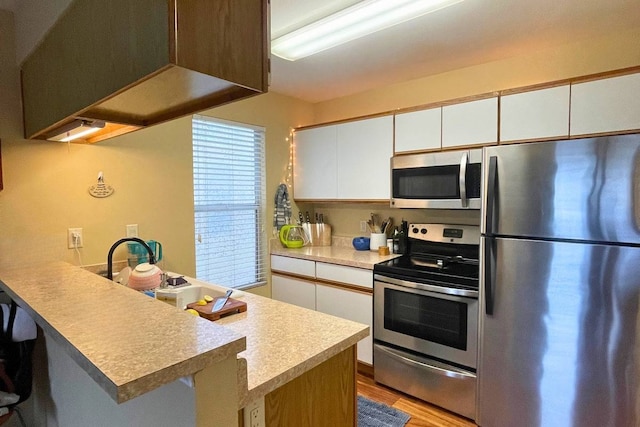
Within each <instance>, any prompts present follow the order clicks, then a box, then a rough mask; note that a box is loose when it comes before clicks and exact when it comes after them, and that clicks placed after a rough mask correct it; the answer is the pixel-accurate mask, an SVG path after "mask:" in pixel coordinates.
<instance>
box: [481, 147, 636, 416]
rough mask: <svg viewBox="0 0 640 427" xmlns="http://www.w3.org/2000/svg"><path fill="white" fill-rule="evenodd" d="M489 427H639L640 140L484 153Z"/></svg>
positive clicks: (484, 395)
mask: <svg viewBox="0 0 640 427" xmlns="http://www.w3.org/2000/svg"><path fill="white" fill-rule="evenodd" d="M482 173H483V208H482V216H483V219H482V233H483V236H482V238H481V245H482V246H481V285H480V286H481V296H480V304H481V306H480V311H481V314H480V331H481V334H480V356H479V357H480V358H479V364H478V387H479V388H478V417H477V422H478V424H479V425H480V426H482V427H497V426H505V427H506V426H508V427H512V426H525V427H534V426H561V427H573V426H575V427H578V426H579V427H589V426H593V427H605V426H616V427H633V426H640V314H639V311H638V308H639V305H640V135H624V136H611V137H601V138H589V139H580V140H568V141H554V142H542V143H528V144H520V145H509V146H499V147H490V148H485V150H484V153H483V172H482Z"/></svg>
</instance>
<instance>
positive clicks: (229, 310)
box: [187, 297, 247, 320]
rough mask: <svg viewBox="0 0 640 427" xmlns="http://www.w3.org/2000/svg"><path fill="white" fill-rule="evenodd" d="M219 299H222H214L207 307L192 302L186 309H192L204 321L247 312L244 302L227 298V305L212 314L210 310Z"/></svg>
mask: <svg viewBox="0 0 640 427" xmlns="http://www.w3.org/2000/svg"><path fill="white" fill-rule="evenodd" d="M219 298H223V297H217V298H214V300H213V301H211V302H209V303H207V305H198V304H196V303H195V302H192V303H191V304H187V308H192V309H194V310H195V311H197V312H198V314H199V315H200V317H204V318H205V319H209V320H218V319H220V318H221V317H225V316H229V315H231V314H235V313H242V312H245V311H247V303H246V302H244V301H239V300H237V299H233V298H229V299H228V300H227V303H226V304H225V305H224V307H222V309H220V310H218V311H216V312H215V313H212V312H211V309H212V308H213V304H215V303H216V301H217V300H218V299H219Z"/></svg>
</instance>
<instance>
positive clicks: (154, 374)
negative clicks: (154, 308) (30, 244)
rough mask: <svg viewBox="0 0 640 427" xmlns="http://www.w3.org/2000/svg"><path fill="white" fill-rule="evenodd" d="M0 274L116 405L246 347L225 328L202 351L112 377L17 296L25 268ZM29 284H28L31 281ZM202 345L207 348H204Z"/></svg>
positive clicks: (73, 270) (0, 282)
mask: <svg viewBox="0 0 640 427" xmlns="http://www.w3.org/2000/svg"><path fill="white" fill-rule="evenodd" d="M50 265H51V266H52V270H53V271H55V270H56V269H64V270H65V271H69V272H71V273H73V274H78V273H77V272H78V271H80V270H82V269H81V268H80V267H76V266H72V265H70V264H67V263H61V262H59V263H53V264H50ZM44 268H45V269H46V268H47V266H44ZM2 273H3V275H2V276H3V277H0V288H2V289H3V290H4V291H5V292H6V293H7V295H8V296H9V297H10V298H11V299H12V300H14V301H15V302H16V303H17V304H18V305H19V306H20V307H21V308H22V309H24V310H25V311H26V313H27V314H29V316H30V317H31V318H32V319H33V320H34V321H35V322H36V324H37V325H38V326H39V328H40V329H41V330H42V332H43V333H45V334H47V335H48V336H50V337H51V338H52V339H54V341H55V342H56V343H57V344H59V345H60V346H61V348H63V349H64V351H65V353H67V355H68V356H69V357H70V358H71V359H72V360H74V362H75V363H77V364H78V365H79V366H80V367H81V368H82V369H83V370H84V371H85V372H86V373H87V374H88V375H89V376H90V377H91V378H92V379H93V380H94V381H95V382H96V384H98V385H99V386H100V387H101V388H102V389H103V390H104V391H105V392H106V393H107V394H108V395H109V396H110V397H111V398H112V399H113V400H114V401H115V402H116V403H118V404H120V403H123V402H126V401H128V400H130V399H133V398H135V397H137V396H140V395H142V394H145V393H147V392H149V391H151V390H154V389H156V388H158V387H160V386H162V385H165V384H168V383H170V382H173V381H175V380H177V379H179V378H181V377H183V376H189V375H192V374H194V373H196V372H198V371H200V370H202V369H204V368H205V367H207V366H209V365H212V364H214V363H216V362H218V361H220V360H223V359H225V358H227V357H230V356H231V357H236V355H237V354H238V353H240V352H242V351H244V350H246V337H245V336H243V335H241V334H237V333H236V332H234V331H231V330H227V331H225V333H224V334H225V337H224V338H222V339H221V341H220V343H219V344H218V343H216V344H215V345H216V346H215V347H212V346H211V345H210V344H207V345H204V346H203V349H202V350H200V349H198V350H193V351H191V353H194V355H192V356H182V355H178V356H176V357H175V358H174V359H173V360H171V362H170V363H165V362H162V363H158V367H157V368H150V369H149V370H148V372H145V373H143V374H138V375H133V376H131V377H129V376H127V375H115V376H112V375H113V374H111V375H110V373H109V372H105V370H104V369H101V368H100V367H99V366H97V365H96V364H95V363H94V362H93V361H92V360H91V357H89V356H88V355H87V354H85V353H84V352H83V351H82V350H81V348H79V347H78V345H77V342H75V340H74V338H73V336H71V335H70V336H67V335H65V333H64V332H61V331H60V330H58V328H57V327H55V326H54V325H52V324H51V323H50V321H49V320H47V319H46V318H45V316H43V315H41V314H40V313H39V312H38V311H37V310H36V309H35V308H34V307H33V306H32V304H30V303H29V302H28V301H26V300H25V298H24V297H23V296H22V295H21V292H17V291H16V290H15V289H14V288H13V287H12V285H11V281H12V279H13V280H14V281H16V282H19V280H17V279H15V277H21V275H23V276H24V277H29V274H30V270H29V269H11V270H7V271H4V272H2ZM86 273H87V274H89V275H91V276H95V279H96V280H106V279H103V278H100V277H99V276H97V275H94V274H93V273H89V272H86ZM16 274H17V276H16ZM80 274H81V273H80ZM6 275H8V276H9V277H10V279H9V280H6V279H4V276H6ZM36 276H37V275H34V277H35V278H37V277H36ZM88 277H90V276H86V278H88ZM32 280H33V278H31V277H29V279H27V280H26V282H30V281H32ZM89 280H91V281H92V283H93V278H91V279H89ZM7 282H9V283H7ZM103 283H104V282H103ZM29 284H31V285H32V283H29ZM83 285H84V284H83ZM19 286H20V285H19ZM21 286H23V288H21V289H20V290H24V286H25V285H24V283H22V284H21ZM118 286H119V285H118ZM123 290H124V289H123ZM87 291H88V292H89V291H90V289H89V288H87ZM126 291H127V292H130V291H131V290H128V289H127V290H126ZM34 292H37V291H34ZM23 293H24V292H23ZM146 298H148V297H146ZM145 302H146V300H145ZM61 303H62V302H61ZM157 303H158V304H162V305H159V306H158V307H163V308H164V307H165V305H164V303H162V302H160V301H157ZM36 304H37V303H36ZM132 307H135V302H132ZM175 314H176V315H179V316H184V314H182V313H181V312H176V313H175ZM165 315H167V313H165ZM169 315H170V316H173V313H170V314H169ZM189 319H190V321H191V320H196V319H191V318H189ZM202 322H203V324H202V325H198V326H197V327H196V328H195V330H196V331H197V333H200V334H201V333H202V330H201V328H200V326H203V327H204V331H206V330H207V328H208V327H209V326H208V325H209V324H210V322H209V321H206V320H204V319H202ZM205 325H206V326H205ZM216 328H223V329H226V328H224V327H222V326H219V325H218V326H216ZM214 332H215V331H214ZM76 335H77V332H76ZM206 347H210V348H208V349H207V348H206ZM111 370H113V369H111ZM118 377H119V378H120V381H116V380H115V379H114V378H118Z"/></svg>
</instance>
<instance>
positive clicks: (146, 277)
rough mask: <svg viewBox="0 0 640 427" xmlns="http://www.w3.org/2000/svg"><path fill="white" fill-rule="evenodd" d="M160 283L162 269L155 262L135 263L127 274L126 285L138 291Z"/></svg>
mask: <svg viewBox="0 0 640 427" xmlns="http://www.w3.org/2000/svg"><path fill="white" fill-rule="evenodd" d="M161 284H162V270H160V267H158V266H157V265H155V264H149V263H148V262H143V263H142V264H138V265H136V267H135V268H134V269H133V270H132V271H131V275H130V276H129V283H128V286H129V287H130V288H132V289H136V290H138V291H146V290H149V289H155V288H158V287H160V285H161Z"/></svg>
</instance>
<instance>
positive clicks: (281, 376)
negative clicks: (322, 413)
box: [239, 325, 369, 407]
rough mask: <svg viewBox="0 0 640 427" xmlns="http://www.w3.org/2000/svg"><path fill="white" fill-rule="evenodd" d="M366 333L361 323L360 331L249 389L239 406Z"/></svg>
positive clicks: (313, 366)
mask: <svg viewBox="0 0 640 427" xmlns="http://www.w3.org/2000/svg"><path fill="white" fill-rule="evenodd" d="M368 335H369V327H368V326H366V325H363V328H362V330H361V331H360V332H358V333H356V334H354V335H352V336H351V337H349V338H347V339H345V340H343V341H341V342H339V343H337V344H335V345H333V346H331V347H328V348H327V349H326V350H325V351H323V352H321V353H318V354H316V355H314V356H312V357H311V358H309V359H307V360H305V361H303V362H301V363H299V364H298V365H296V366H292V367H291V368H289V369H288V370H286V371H284V372H282V373H280V374H278V375H276V376H274V377H273V378H272V379H270V380H269V381H266V382H263V383H262V384H260V385H258V386H257V387H254V388H252V389H251V390H248V391H247V394H246V396H244V400H243V401H242V402H241V406H239V407H244V406H246V405H247V404H249V403H250V402H252V401H254V400H256V399H258V398H260V397H263V396H266V395H267V394H269V393H271V392H272V391H274V390H276V389H277V388H279V387H280V386H282V385H284V384H286V383H288V382H289V381H291V380H293V379H294V378H297V377H299V376H300V375H302V374H304V373H305V372H307V371H309V370H311V369H313V368H315V367H316V366H318V365H320V364H321V363H323V362H325V361H327V360H329V359H330V358H332V357H333V356H335V355H337V354H339V353H341V352H342V351H344V350H346V349H348V348H349V347H351V346H353V345H356V344H357V343H358V341H360V340H361V339H363V338H366V337H367V336H368Z"/></svg>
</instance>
